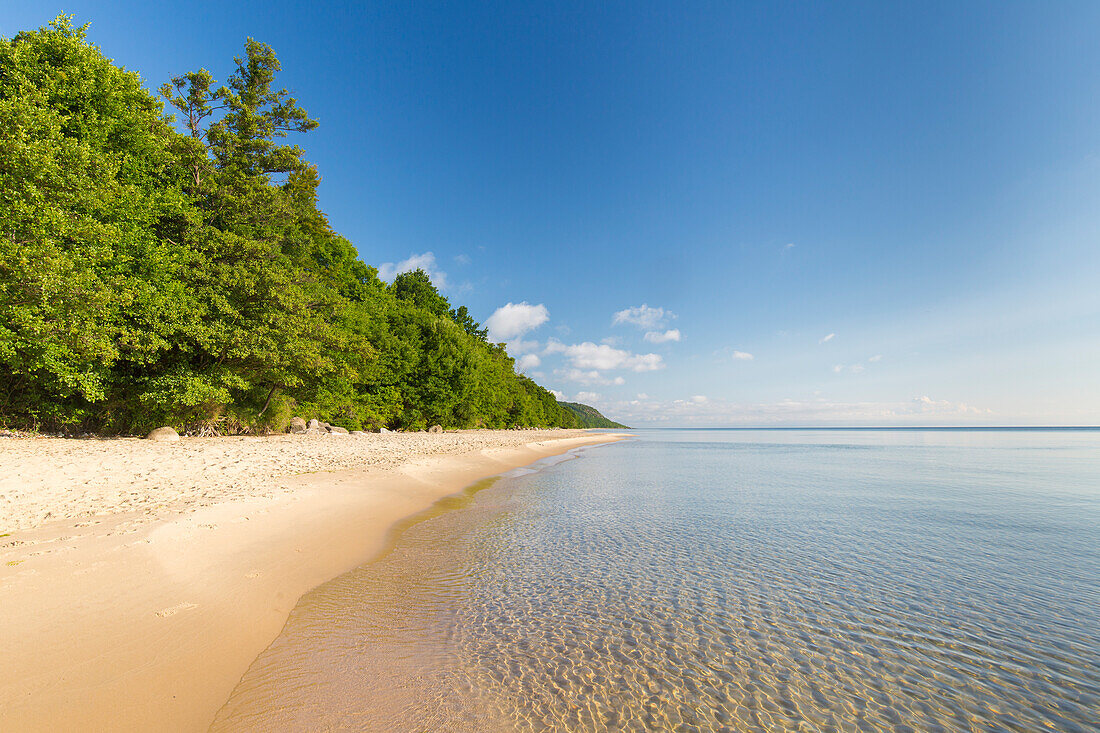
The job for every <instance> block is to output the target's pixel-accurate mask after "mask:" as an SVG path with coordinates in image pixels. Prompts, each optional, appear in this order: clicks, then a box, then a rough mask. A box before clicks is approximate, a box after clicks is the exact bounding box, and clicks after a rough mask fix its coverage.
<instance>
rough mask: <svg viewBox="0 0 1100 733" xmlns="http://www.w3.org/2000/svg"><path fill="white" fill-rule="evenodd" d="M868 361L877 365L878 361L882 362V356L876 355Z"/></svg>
mask: <svg viewBox="0 0 1100 733" xmlns="http://www.w3.org/2000/svg"><path fill="white" fill-rule="evenodd" d="M867 361H869V362H871V363H872V364H873V363H875V362H876V361H882V354H875V355H874V356H872V357H871V358H870V359H868V360H867Z"/></svg>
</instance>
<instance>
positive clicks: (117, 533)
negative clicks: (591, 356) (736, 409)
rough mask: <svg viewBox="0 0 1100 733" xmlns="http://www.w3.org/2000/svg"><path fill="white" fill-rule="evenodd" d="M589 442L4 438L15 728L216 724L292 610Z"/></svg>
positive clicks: (568, 437) (1, 575) (488, 434)
mask: <svg viewBox="0 0 1100 733" xmlns="http://www.w3.org/2000/svg"><path fill="white" fill-rule="evenodd" d="M615 439H617V438H616V436H609V435H606V434H593V433H588V432H585V431H564V430H556V431H537V432H536V431H468V432H460V433H445V434H442V435H430V434H426V433H411V434H409V433H401V434H398V433H395V434H388V435H379V434H370V435H366V436H333V435H326V436H274V437H264V438H249V437H246V438H210V439H197V438H184V439H183V440H181V441H180V442H178V443H152V442H148V441H143V440H136V439H123V440H72V439H59V438H3V437H0V535H4V534H6V535H7V536H3V537H0V619H2V623H0V649H3V653H4V666H5V674H4V675H2V676H0V729H3V730H61V729H80V730H120V729H124V730H205V728H206V726H207V725H208V724H209V722H210V721H211V720H212V719H213V717H214V714H215V713H216V711H217V709H218V707H219V706H220V705H221V703H222V702H223V701H224V700H225V699H226V697H228V695H229V693H230V692H231V691H232V688H233V686H234V685H235V683H236V681H237V680H238V679H239V677H240V675H241V674H242V673H243V672H244V670H245V669H246V668H247V666H248V664H249V663H250V662H251V661H252V659H254V658H255V656H256V655H257V654H258V653H259V652H260V651H262V650H263V648H264V647H265V646H266V645H267V644H268V643H270V641H271V640H272V639H273V638H274V636H275V635H276V634H277V633H278V631H279V629H280V628H281V626H282V624H283V622H284V621H285V619H286V616H287V614H288V613H289V612H290V610H291V609H292V608H293V607H294V605H295V603H296V601H297V599H298V598H299V597H300V596H301V595H302V593H305V592H306V591H308V590H310V589H311V588H313V587H315V586H316V585H318V584H320V583H322V582H324V581H325V580H328V579H329V578H332V577H334V576H336V575H338V574H340V573H342V572H344V571H346V570H349V569H351V568H352V567H355V566H356V565H358V564H360V563H362V562H364V561H366V560H368V559H369V558H370V557H371V555H372V554H373V553H375V552H377V551H378V549H380V548H381V545H382V542H383V539H384V537H385V534H386V531H387V530H388V529H389V528H390V527H391V526H392V525H393V524H394V523H395V522H397V521H398V520H400V519H403V518H405V517H407V516H410V515H412V514H414V513H416V512H418V511H420V510H423V509H425V508H427V507H428V506H430V505H431V504H432V503H433V502H434V501H436V500H438V499H440V498H442V497H443V496H446V495H448V494H452V493H454V492H456V491H458V490H460V489H461V488H463V487H464V486H466V485H468V484H470V483H472V482H473V481H475V480H477V479H479V478H483V477H486V476H491V475H494V474H497V473H500V472H502V471H506V470H508V469H510V468H513V467H516V466H520V465H525V464H527V463H530V462H532V461H534V460H537V459H539V458H541V457H544V456H548V455H553V454H557V453H563V452H565V451H567V450H569V449H571V448H573V447H577V446H580V445H586V444H593V443H602V442H608V441H611V440H615Z"/></svg>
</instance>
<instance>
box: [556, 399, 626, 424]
mask: <svg viewBox="0 0 1100 733" xmlns="http://www.w3.org/2000/svg"><path fill="white" fill-rule="evenodd" d="M559 404H560V405H561V406H562V407H564V408H565V409H567V410H569V411H570V412H572V413H573V414H574V415H576V416H577V421H578V422H579V423H580V425H581V427H584V428H626V425H623V424H622V423H618V422H615V421H614V420H608V419H607V418H606V417H604V416H603V414H602V413H601V412H600V411H599V410H597V409H596V408H595V407H592V406H591V405H582V404H581V403H579V402H561V403H559Z"/></svg>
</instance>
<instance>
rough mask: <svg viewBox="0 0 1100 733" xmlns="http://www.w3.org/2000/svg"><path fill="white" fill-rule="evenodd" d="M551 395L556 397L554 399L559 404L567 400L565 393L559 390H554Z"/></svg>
mask: <svg viewBox="0 0 1100 733" xmlns="http://www.w3.org/2000/svg"><path fill="white" fill-rule="evenodd" d="M550 394H552V395H554V399H555V400H557V401H558V402H562V401H564V400H565V392H562V391H560V390H557V389H552V390H550Z"/></svg>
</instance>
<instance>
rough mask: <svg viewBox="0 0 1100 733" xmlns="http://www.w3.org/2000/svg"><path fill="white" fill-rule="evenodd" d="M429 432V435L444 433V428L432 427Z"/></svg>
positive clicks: (440, 426)
mask: <svg viewBox="0 0 1100 733" xmlns="http://www.w3.org/2000/svg"><path fill="white" fill-rule="evenodd" d="M428 432H429V433H442V432H443V426H442V425H432V426H431V427H430V428H428Z"/></svg>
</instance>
